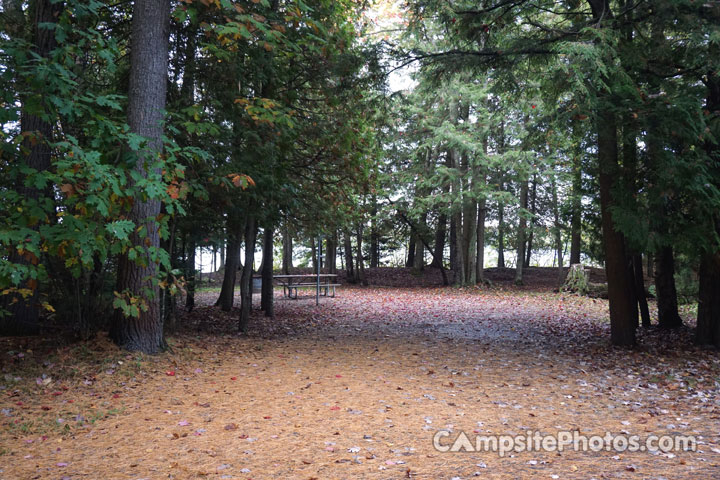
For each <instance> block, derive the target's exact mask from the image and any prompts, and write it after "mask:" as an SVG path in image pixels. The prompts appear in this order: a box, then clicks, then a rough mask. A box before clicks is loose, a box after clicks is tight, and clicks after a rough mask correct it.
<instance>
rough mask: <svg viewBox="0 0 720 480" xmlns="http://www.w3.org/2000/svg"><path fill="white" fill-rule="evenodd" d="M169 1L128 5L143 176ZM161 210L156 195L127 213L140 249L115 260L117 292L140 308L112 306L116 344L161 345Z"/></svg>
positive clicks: (131, 100) (155, 148)
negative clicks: (156, 253)
mask: <svg viewBox="0 0 720 480" xmlns="http://www.w3.org/2000/svg"><path fill="white" fill-rule="evenodd" d="M169 20H170V2H169V1H167V0H136V1H135V5H134V7H133V19H132V39H131V43H132V44H131V50H130V86H129V90H128V124H129V125H130V131H132V132H133V133H135V134H137V135H141V136H143V137H145V138H147V139H148V142H147V145H146V146H145V149H144V150H143V151H141V152H138V161H137V163H136V166H135V169H136V171H137V172H138V173H139V174H140V175H141V176H143V177H147V176H148V174H149V173H150V172H149V171H148V168H153V169H156V170H159V167H155V166H153V167H148V165H152V164H154V163H155V162H156V161H157V160H158V157H159V154H160V152H161V150H162V135H163V126H162V121H163V111H164V110H165V95H166V89H167V71H168V68H167V66H168V35H169ZM159 214H160V200H159V199H157V198H148V199H143V198H135V199H134V202H133V205H132V208H131V211H130V215H129V218H130V220H132V221H133V222H134V223H135V224H136V225H138V226H143V227H144V229H143V230H144V231H141V233H143V235H142V236H141V235H140V234H139V233H138V230H137V229H136V230H135V231H134V233H133V235H132V244H133V245H134V246H135V247H136V248H138V247H139V249H141V252H142V253H140V254H139V255H138V259H137V260H135V261H131V260H129V258H128V256H127V254H124V255H121V257H120V259H119V261H118V275H117V291H118V292H120V293H121V294H129V295H131V296H132V298H134V299H139V301H140V302H141V304H143V305H144V308H142V309H141V311H140V314H139V315H138V316H136V317H133V316H125V315H123V313H122V311H121V310H116V311H115V315H114V318H113V325H112V328H111V330H110V336H111V338H112V339H113V341H114V342H115V343H116V344H118V345H119V346H120V347H122V348H125V349H127V350H139V351H141V352H143V353H157V352H158V351H159V350H161V349H162V348H164V346H165V342H164V339H163V326H162V318H161V317H160V305H159V302H158V299H159V290H158V287H157V284H154V283H153V281H154V280H155V279H156V277H157V272H158V266H157V264H156V263H155V259H154V258H152V255H151V251H150V249H156V248H159V246H160V236H159V234H158V226H157V223H156V222H155V218H157V216H158V215H159Z"/></svg>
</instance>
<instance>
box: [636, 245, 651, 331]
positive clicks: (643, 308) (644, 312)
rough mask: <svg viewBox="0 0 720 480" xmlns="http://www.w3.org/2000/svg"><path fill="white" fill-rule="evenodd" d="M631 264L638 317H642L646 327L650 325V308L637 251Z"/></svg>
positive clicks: (640, 258) (640, 257)
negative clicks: (638, 310) (638, 309)
mask: <svg viewBox="0 0 720 480" xmlns="http://www.w3.org/2000/svg"><path fill="white" fill-rule="evenodd" d="M632 264H633V273H634V278H635V296H636V297H637V299H638V306H639V307H640V318H641V319H642V326H643V327H644V328H648V327H649V326H650V309H649V308H648V303H647V295H645V278H644V276H643V264H642V255H641V254H639V253H638V254H636V255H633V257H632Z"/></svg>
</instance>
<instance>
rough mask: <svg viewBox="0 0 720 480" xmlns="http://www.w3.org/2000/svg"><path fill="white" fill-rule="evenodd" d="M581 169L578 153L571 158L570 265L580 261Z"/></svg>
mask: <svg viewBox="0 0 720 480" xmlns="http://www.w3.org/2000/svg"><path fill="white" fill-rule="evenodd" d="M581 229H582V169H581V166H580V156H579V154H578V155H576V156H575V158H574V159H573V180H572V216H571V217H570V265H575V264H578V263H580V250H581V248H582V244H581V234H582V230H581Z"/></svg>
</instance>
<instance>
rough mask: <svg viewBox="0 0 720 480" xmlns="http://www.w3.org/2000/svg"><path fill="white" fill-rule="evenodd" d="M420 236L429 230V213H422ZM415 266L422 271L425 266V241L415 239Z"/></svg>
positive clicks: (419, 224) (419, 223)
mask: <svg viewBox="0 0 720 480" xmlns="http://www.w3.org/2000/svg"><path fill="white" fill-rule="evenodd" d="M418 227H419V228H418V233H417V234H418V236H420V235H424V234H425V231H426V230H427V213H423V214H422V215H420V221H419V222H418ZM413 268H414V269H415V270H417V271H422V270H423V269H424V268H425V245H424V242H419V241H417V239H416V240H415V255H413Z"/></svg>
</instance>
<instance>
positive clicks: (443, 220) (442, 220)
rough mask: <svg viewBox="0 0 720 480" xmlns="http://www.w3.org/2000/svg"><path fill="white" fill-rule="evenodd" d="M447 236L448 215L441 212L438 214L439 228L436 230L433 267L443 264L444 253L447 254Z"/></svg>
mask: <svg viewBox="0 0 720 480" xmlns="http://www.w3.org/2000/svg"><path fill="white" fill-rule="evenodd" d="M445 237H447V215H446V214H445V213H441V214H440V215H439V216H438V224H437V229H436V230H435V243H434V244H433V261H432V263H431V264H430V266H431V267H436V268H439V267H441V266H442V261H443V255H444V254H445Z"/></svg>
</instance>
